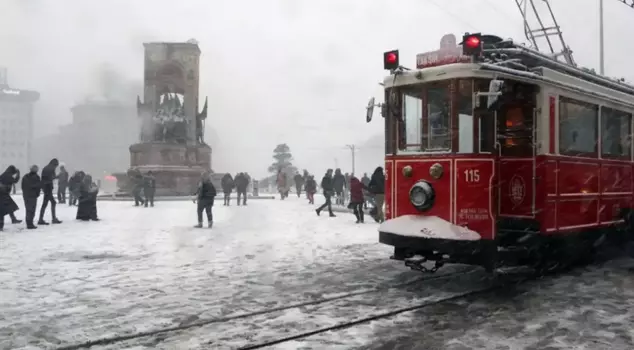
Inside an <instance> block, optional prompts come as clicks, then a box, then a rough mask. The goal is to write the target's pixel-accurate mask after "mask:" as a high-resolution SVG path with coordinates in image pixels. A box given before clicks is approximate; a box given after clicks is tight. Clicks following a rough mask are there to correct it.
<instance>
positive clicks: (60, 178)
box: [57, 165, 68, 204]
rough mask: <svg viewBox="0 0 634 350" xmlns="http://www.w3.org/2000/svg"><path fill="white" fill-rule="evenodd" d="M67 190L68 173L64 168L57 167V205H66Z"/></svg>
mask: <svg viewBox="0 0 634 350" xmlns="http://www.w3.org/2000/svg"><path fill="white" fill-rule="evenodd" d="M67 188H68V172H67V171H66V168H64V166H63V165H62V166H60V167H59V174H57V201H58V202H59V204H64V203H66V189H67Z"/></svg>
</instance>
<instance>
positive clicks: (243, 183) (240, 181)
mask: <svg viewBox="0 0 634 350" xmlns="http://www.w3.org/2000/svg"><path fill="white" fill-rule="evenodd" d="M233 181H234V182H235V185H236V192H237V193H238V205H240V197H242V205H247V188H248V187H249V179H247V177H246V176H245V175H244V173H239V174H238V175H237V176H236V177H235V179H233Z"/></svg>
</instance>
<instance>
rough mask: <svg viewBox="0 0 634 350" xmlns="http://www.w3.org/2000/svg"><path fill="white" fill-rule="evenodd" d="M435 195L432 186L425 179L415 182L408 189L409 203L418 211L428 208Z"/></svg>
mask: <svg viewBox="0 0 634 350" xmlns="http://www.w3.org/2000/svg"><path fill="white" fill-rule="evenodd" d="M435 197H436V194H435V192H434V188H433V187H432V185H431V184H430V183H429V182H427V181H425V180H420V181H418V182H416V183H415V184H414V186H412V188H411V189H410V190H409V201H410V203H412V205H413V206H414V207H415V208H416V209H418V210H420V211H425V210H429V209H430V208H431V207H432V206H433V205H434V199H435Z"/></svg>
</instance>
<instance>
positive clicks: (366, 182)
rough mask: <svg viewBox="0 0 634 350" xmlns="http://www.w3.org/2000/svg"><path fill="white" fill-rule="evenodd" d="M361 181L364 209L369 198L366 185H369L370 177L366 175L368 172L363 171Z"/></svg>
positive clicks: (366, 207)
mask: <svg viewBox="0 0 634 350" xmlns="http://www.w3.org/2000/svg"><path fill="white" fill-rule="evenodd" d="M361 183H362V184H363V187H364V188H365V189H364V190H363V199H364V200H363V208H364V209H368V200H369V198H370V192H369V191H368V190H367V188H368V186H369V185H370V178H369V177H368V173H363V177H362V178H361Z"/></svg>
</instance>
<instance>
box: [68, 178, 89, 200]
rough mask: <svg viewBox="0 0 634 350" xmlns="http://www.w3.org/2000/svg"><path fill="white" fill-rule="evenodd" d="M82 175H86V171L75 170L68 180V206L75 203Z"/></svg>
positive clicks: (82, 179)
mask: <svg viewBox="0 0 634 350" xmlns="http://www.w3.org/2000/svg"><path fill="white" fill-rule="evenodd" d="M84 176H86V173H84V172H83V171H81V170H80V171H77V172H75V174H73V176H72V177H71V178H70V180H68V191H69V192H70V194H69V197H70V198H69V201H68V206H72V205H77V200H78V199H79V194H80V189H81V184H82V181H84Z"/></svg>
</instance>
